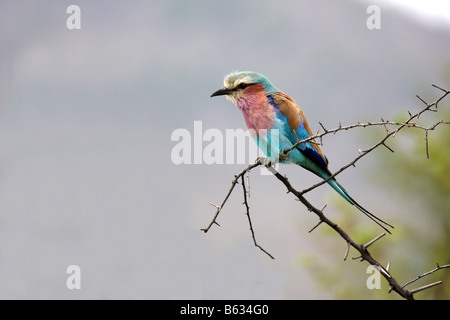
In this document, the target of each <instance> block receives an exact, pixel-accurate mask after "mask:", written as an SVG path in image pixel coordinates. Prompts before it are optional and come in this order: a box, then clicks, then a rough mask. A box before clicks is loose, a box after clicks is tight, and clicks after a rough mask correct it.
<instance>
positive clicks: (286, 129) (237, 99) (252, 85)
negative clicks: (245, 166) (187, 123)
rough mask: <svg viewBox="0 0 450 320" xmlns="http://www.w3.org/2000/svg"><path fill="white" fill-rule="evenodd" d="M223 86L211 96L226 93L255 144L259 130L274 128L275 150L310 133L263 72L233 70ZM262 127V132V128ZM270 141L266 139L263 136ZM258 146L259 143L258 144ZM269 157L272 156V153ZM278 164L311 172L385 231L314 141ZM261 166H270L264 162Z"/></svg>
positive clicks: (289, 101)
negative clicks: (340, 180)
mask: <svg viewBox="0 0 450 320" xmlns="http://www.w3.org/2000/svg"><path fill="white" fill-rule="evenodd" d="M223 83H224V87H222V88H220V89H218V90H217V91H215V92H213V93H212V94H211V97H216V96H226V98H227V99H228V100H230V101H231V102H233V103H234V104H235V105H236V106H237V108H238V109H239V110H240V111H241V112H242V114H243V116H244V120H245V123H246V125H247V128H248V129H249V131H251V132H254V133H256V137H254V138H255V139H256V140H257V143H258V141H259V139H258V138H259V135H260V132H265V133H267V131H268V130H273V129H277V130H278V131H277V132H278V140H279V141H278V150H281V152H282V151H283V150H287V149H289V148H292V147H293V146H294V144H296V143H297V142H298V141H301V140H304V139H308V138H309V137H311V136H313V134H312V131H311V128H310V127H309V125H308V121H307V119H306V115H305V113H304V112H303V110H302V109H301V108H300V107H299V106H298V105H297V103H296V102H295V101H294V99H292V98H291V97H290V96H288V95H287V94H286V93H284V92H282V91H280V90H279V89H278V88H277V87H275V86H274V85H273V84H272V83H271V82H270V80H269V79H268V78H267V77H265V76H264V75H262V74H260V73H258V72H253V71H233V72H231V73H229V74H228V75H226V76H225V79H224V81H223ZM262 130H264V131H262ZM266 140H267V144H269V146H268V147H269V148H270V144H271V141H270V139H266ZM258 146H259V147H260V148H261V145H260V144H258ZM272 158H273V155H272ZM278 160H279V162H280V163H293V164H296V165H299V166H301V167H302V168H304V169H306V170H308V171H310V172H312V173H314V174H315V175H317V176H318V177H320V178H321V179H324V180H327V179H328V180H327V183H328V184H329V185H330V186H331V187H332V188H333V189H334V190H335V191H336V192H337V193H338V194H339V195H340V196H341V197H342V198H344V199H345V200H346V201H347V202H348V203H350V204H351V205H353V206H355V207H356V208H358V209H359V210H360V211H361V212H362V213H364V214H365V215H366V216H367V217H369V218H370V219H371V220H372V221H374V222H375V223H376V224H378V225H379V226H380V227H381V228H383V229H384V230H385V231H387V232H388V233H391V232H390V231H389V230H388V229H387V227H390V228H394V227H393V226H392V225H390V224H389V223H387V222H385V221H383V220H382V219H380V218H378V217H377V216H375V215H374V214H372V213H371V212H369V211H368V210H366V209H365V208H363V207H362V206H361V205H360V204H359V203H358V202H356V201H355V200H354V199H353V198H352V197H351V196H350V195H349V193H348V192H347V191H346V190H345V189H344V187H342V186H341V185H340V184H339V183H338V182H337V181H336V178H335V177H333V178H331V179H330V177H331V176H332V173H331V171H330V170H329V169H328V159H327V157H326V156H325V154H324V153H323V151H322V149H321V147H320V145H319V144H318V143H317V142H316V141H315V140H314V139H312V140H310V141H307V142H303V143H301V144H299V145H297V146H296V147H295V148H293V149H292V150H291V151H289V152H287V153H286V154H281V156H280V157H279V159H278ZM265 165H266V166H267V165H270V162H269V163H265Z"/></svg>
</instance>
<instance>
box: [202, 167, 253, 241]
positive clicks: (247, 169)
mask: <svg viewBox="0 0 450 320" xmlns="http://www.w3.org/2000/svg"><path fill="white" fill-rule="evenodd" d="M261 164H262V163H261V161H257V162H256V163H254V164H252V165H250V166H248V167H247V168H245V170H242V171H241V172H240V173H239V174H238V175H236V176H235V177H234V180H233V181H232V182H231V187H230V189H229V190H228V193H227V195H226V196H225V199H223V201H222V203H221V204H220V206H217V205H215V204H211V205H213V206H214V207H216V208H217V211H216V213H215V215H214V217H213V219H212V220H211V222H210V223H209V225H208V226H207V227H206V228H203V229H200V230H201V231H203V232H204V233H206V232H208V231H209V229H210V228H211V226H212V225H213V224H217V225H219V224H218V223H217V222H216V220H217V217H218V216H219V214H220V212H221V211H222V209H223V206H224V205H225V203H226V202H227V200H228V198H229V197H230V195H231V193H232V192H233V189H234V187H235V186H236V184H237V183H238V180H239V178H240V177H242V176H243V175H244V174H245V173H246V172H248V171H250V170H252V169H253V168H256V167H258V166H260V165H261Z"/></svg>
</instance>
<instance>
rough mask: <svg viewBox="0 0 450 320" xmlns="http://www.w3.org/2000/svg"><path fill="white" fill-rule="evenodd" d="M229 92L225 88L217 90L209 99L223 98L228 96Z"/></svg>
mask: <svg viewBox="0 0 450 320" xmlns="http://www.w3.org/2000/svg"><path fill="white" fill-rule="evenodd" d="M231 91H232V90H229V89H227V88H220V89H219V90H217V91H215V92H213V94H212V95H211V98H212V97H215V96H224V95H227V94H229V93H230V92H231Z"/></svg>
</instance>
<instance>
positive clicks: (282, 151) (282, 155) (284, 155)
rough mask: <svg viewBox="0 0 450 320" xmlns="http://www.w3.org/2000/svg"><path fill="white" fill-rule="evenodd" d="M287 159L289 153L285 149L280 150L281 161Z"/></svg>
mask: <svg viewBox="0 0 450 320" xmlns="http://www.w3.org/2000/svg"><path fill="white" fill-rule="evenodd" d="M286 159H287V153H285V152H284V150H281V152H280V161H284V160H286Z"/></svg>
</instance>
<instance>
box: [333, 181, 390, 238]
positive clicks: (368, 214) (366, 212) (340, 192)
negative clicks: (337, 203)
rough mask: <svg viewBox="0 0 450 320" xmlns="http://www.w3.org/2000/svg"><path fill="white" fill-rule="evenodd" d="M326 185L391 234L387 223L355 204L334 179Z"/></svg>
mask: <svg viewBox="0 0 450 320" xmlns="http://www.w3.org/2000/svg"><path fill="white" fill-rule="evenodd" d="M328 184H329V185H330V186H331V187H332V188H333V189H334V190H336V191H337V193H339V194H340V195H341V197H342V198H344V199H345V200H347V201H348V202H349V203H350V204H352V205H354V206H355V207H357V208H358V209H359V210H360V211H361V212H362V213H364V214H365V215H366V216H367V217H369V218H370V219H371V220H372V221H373V222H375V223H376V224H378V225H379V226H380V227H381V228H383V229H384V230H386V231H387V232H388V233H391V232H390V231H389V230H388V229H387V228H386V226H388V227H391V228H392V229H394V227H393V226H392V225H390V224H389V223H387V222H386V221H384V220H382V219H380V218H378V217H377V216H376V215H374V214H373V213H370V212H369V211H367V210H366V209H364V208H363V207H362V206H361V205H360V204H359V203H358V202H356V201H355V200H354V199H353V198H352V197H350V195H349V194H348V192H347V191H346V190H345V189H344V187H342V186H341V185H340V184H339V183H338V182H337V181H336V180H335V179H330V180H328Z"/></svg>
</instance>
